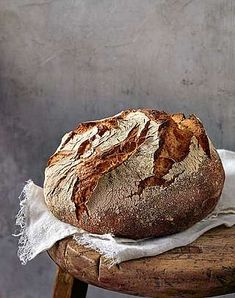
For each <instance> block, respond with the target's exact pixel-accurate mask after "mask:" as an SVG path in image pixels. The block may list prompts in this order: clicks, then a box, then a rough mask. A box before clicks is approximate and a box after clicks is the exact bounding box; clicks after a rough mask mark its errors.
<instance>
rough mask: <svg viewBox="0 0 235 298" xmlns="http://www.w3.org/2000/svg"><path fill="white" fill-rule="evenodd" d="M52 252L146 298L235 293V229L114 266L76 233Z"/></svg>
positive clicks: (76, 268)
mask: <svg viewBox="0 0 235 298" xmlns="http://www.w3.org/2000/svg"><path fill="white" fill-rule="evenodd" d="M48 253H49V255H50V257H51V258H52V259H53V260H54V261H55V263H57V264H58V265H59V266H60V267H61V268H62V269H63V270H64V271H66V272H68V273H70V274H71V275H72V276H73V277H75V278H77V279H80V280H82V281H85V282H87V283H89V284H93V285H96V286H98V287H102V288H105V289H110V290H112V291H117V292H122V293H128V294H132V295H139V296H144V297H209V296H215V295H220V294H226V293H232V292H235V227H233V228H225V227H219V228H216V229H213V230H211V231H209V232H207V233H206V234H204V235H203V236H201V237H200V238H199V239H198V240H196V241H195V242H193V243H192V244H191V245H188V246H185V247H181V248H177V249H173V250H171V251H169V252H166V253H163V254H161V255H158V256H155V257H148V258H141V259H137V260H131V261H127V262H123V263H121V264H119V265H114V266H112V267H110V260H108V259H106V258H104V257H103V256H101V255H100V254H99V253H97V252H95V251H94V250H92V249H89V248H86V247H84V246H82V245H78V244H77V243H76V242H75V241H74V240H73V239H72V238H71V237H69V238H66V239H64V240H62V241H59V242H57V243H56V244H55V245H54V246H53V247H52V248H51V249H50V250H49V251H48Z"/></svg>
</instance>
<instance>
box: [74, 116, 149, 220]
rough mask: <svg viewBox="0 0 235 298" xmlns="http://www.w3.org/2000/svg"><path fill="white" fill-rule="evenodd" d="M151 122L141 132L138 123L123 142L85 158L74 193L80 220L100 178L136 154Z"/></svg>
mask: <svg viewBox="0 0 235 298" xmlns="http://www.w3.org/2000/svg"><path fill="white" fill-rule="evenodd" d="M149 124H150V121H147V122H146V123H145V125H144V127H143V129H142V130H141V131H140V132H139V125H138V124H136V125H135V126H134V127H133V128H132V129H131V130H130V132H129V133H128V135H127V137H126V138H125V139H124V140H123V141H122V142H120V143H118V144H116V145H114V146H112V147H109V148H108V149H106V150H104V151H101V152H98V153H96V154H95V155H94V156H92V157H91V158H88V159H87V160H85V161H84V163H83V164H82V165H81V167H79V168H78V172H77V174H78V177H79V181H78V182H77V183H76V187H75V188H74V191H73V194H72V201H73V202H74V203H75V206H76V215H77V219H78V220H79V218H80V215H81V214H82V212H83V211H84V210H86V206H85V203H86V202H87V201H88V200H89V198H90V197H91V195H92V193H93V191H94V189H95V187H96V186H97V184H98V182H99V179H100V178H101V177H102V176H103V175H104V174H105V173H107V172H109V171H111V170H113V169H115V168H116V167H118V166H119V165H120V164H122V163H123V162H124V161H125V160H127V159H128V158H130V156H131V155H132V154H134V152H135V151H136V150H137V148H138V147H139V146H140V145H141V144H142V143H143V142H144V140H145V137H146V134H147V132H148V126H149Z"/></svg>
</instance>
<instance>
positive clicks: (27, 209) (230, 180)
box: [14, 150, 235, 264]
mask: <svg viewBox="0 0 235 298" xmlns="http://www.w3.org/2000/svg"><path fill="white" fill-rule="evenodd" d="M218 153H219V155H220V157H221V160H222V163H223V166H224V169H225V177H226V178H225V185H224V189H223V192H222V196H221V199H220V201H219V202H218V204H217V206H216V208H215V210H214V211H213V212H212V213H211V214H210V215H209V216H208V217H207V218H206V219H203V220H202V221H200V222H198V223H196V224H195V225H194V226H192V227H191V228H189V229H187V230H185V231H183V232H180V233H177V234H173V235H170V236H166V237H161V238H149V239H141V240H131V239H124V238H117V237H114V236H113V235H111V234H104V235H95V234H90V233H87V232H85V231H84V230H82V229H79V228H76V227H74V226H72V225H70V224H66V223H64V222H62V221H60V220H58V219H57V218H56V217H55V216H54V215H53V214H52V213H51V212H50V211H49V210H48V208H47V206H46V204H45V201H44V196H43V189H42V188H41V187H39V186H37V185H35V184H34V183H33V181H31V180H30V181H28V182H27V184H26V185H25V187H24V189H23V191H22V193H21V196H20V211H19V212H18V214H17V216H16V225H19V226H20V232H19V233H18V235H14V236H19V237H20V238H19V248H18V256H19V258H20V261H21V263H22V264H26V263H27V261H29V260H31V259H33V258H34V257H35V256H37V255H38V254H39V253H41V252H43V251H46V250H47V249H49V248H50V247H52V246H53V245H54V244H55V242H57V241H58V240H61V239H63V238H65V237H67V236H73V237H74V239H75V240H76V241H77V242H78V243H80V244H84V245H85V246H88V247H91V248H93V249H95V250H96V251H98V252H100V253H101V254H102V255H104V256H106V257H107V258H110V259H111V264H116V263H121V262H123V261H127V260H131V259H137V258H141V257H148V256H155V255H158V254H161V253H163V252H166V251H168V250H170V249H173V248H175V247H180V246H185V245H187V244H189V243H191V242H193V241H194V240H196V239H197V238H198V237H199V236H200V235H202V234H203V233H205V232H206V231H208V230H210V229H212V228H214V227H216V226H219V225H222V224H224V225H226V226H227V227H231V226H233V225H234V224H235V152H232V151H227V150H218Z"/></svg>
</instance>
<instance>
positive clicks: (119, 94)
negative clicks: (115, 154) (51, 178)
mask: <svg viewBox="0 0 235 298" xmlns="http://www.w3.org/2000/svg"><path fill="white" fill-rule="evenodd" d="M234 17H235V1H233V0H194V1H192V0H178V1H175V0H158V1H156V0H155V1H154V0H145V1H142V0H123V1H122V0H119V1H110V0H100V1H95V0H86V1H85V0H81V1H79V0H67V1H63V0H21V1H20V0H0V181H1V182H0V200H1V207H0V262H1V266H0V297H3V298H5V297H7V298H13V297H19V298H21V297H22V298H23V297H28V298H31V297H34V298H38V297H45V298H46V297H50V291H51V285H52V282H53V274H54V266H53V264H52V263H51V261H50V260H49V258H48V257H47V256H46V255H45V254H43V255H41V256H39V257H37V258H36V259H35V260H33V261H32V262H30V263H29V264H28V265H27V266H25V267H22V266H21V265H20V264H19V261H18V259H17V258H16V255H15V254H16V240H15V239H13V238H12V237H11V236H10V234H11V233H12V232H13V231H14V227H13V223H14V216H15V213H16V211H17V209H18V200H17V197H18V195H19V193H20V190H21V188H22V187H23V184H24V181H25V180H27V179H28V178H32V179H33V180H34V181H35V182H36V183H37V184H39V185H42V182H43V169H44V167H45V162H46V160H47V158H48V156H49V155H50V154H51V153H52V152H53V151H54V150H55V148H56V146H57V145H58V142H59V140H60V138H61V136H62V135H63V134H64V132H65V131H67V130H69V129H71V128H72V127H74V126H75V125H77V123H78V122H80V121H84V120H90V119H95V118H101V117H105V116H108V115H112V114H114V113H117V112H119V111H120V110H122V109H125V108H129V107H150V108H156V109H165V110H168V111H183V112H185V113H196V114H197V115H199V117H200V118H201V119H202V120H203V122H204V124H205V126H206V128H207V131H208V134H209V135H210V137H211V139H212V140H213V141H214V142H215V144H216V145H217V147H224V148H227V149H231V150H235V138H234V131H235V21H234ZM94 291H95V290H94V289H93V292H92V290H91V291H90V294H89V295H90V297H92V296H93V297H94V296H97V297H98V295H100V297H109V296H110V294H103V296H102V294H98V292H96V294H95V292H94ZM92 293H93V294H92ZM99 293H104V292H100V291H99ZM105 295H106V296H105ZM115 297H116V296H115Z"/></svg>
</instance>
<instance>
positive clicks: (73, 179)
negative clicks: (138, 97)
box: [44, 109, 224, 239]
mask: <svg viewBox="0 0 235 298" xmlns="http://www.w3.org/2000/svg"><path fill="white" fill-rule="evenodd" d="M206 176H208V179H207V178H205V177H206ZM117 179H119V180H120V182H119V181H118V180H117ZM122 180H123V181H122ZM117 181H118V182H117ZM128 181H129V182H128ZM211 181H213V183H214V184H213V183H212V182H211ZM122 182H123V183H122ZM223 183H224V171H223V167H222V164H221V161H220V159H219V157H218V155H217V153H216V150H215V149H214V147H213V145H212V144H211V145H210V144H209V140H208V138H207V135H206V132H205V129H204V127H203V125H202V123H201V122H200V120H199V119H198V118H196V116H194V115H191V116H190V117H189V118H186V117H185V116H184V114H182V113H178V114H167V113H165V112H160V111H156V110H149V109H139V110H127V111H124V112H122V113H120V114H118V115H116V116H114V117H110V118H107V119H103V120H99V121H93V122H86V123H82V124H80V125H79V126H78V127H77V128H76V129H75V130H73V131H72V132H70V133H69V134H68V135H67V136H66V137H65V139H63V141H62V143H61V145H60V147H59V148H58V150H57V152H56V153H55V154H54V155H53V156H52V157H51V158H50V159H49V161H48V166H47V169H46V178H45V183H44V193H45V199H46V203H47V204H48V207H49V208H50V210H51V211H52V212H53V213H54V214H55V215H56V216H57V217H58V218H60V219H61V220H64V221H66V222H68V223H71V224H73V225H76V226H79V227H82V228H84V229H85V230H87V231H89V232H93V233H98V234H99V233H108V232H111V233H114V234H115V235H118V236H124V237H130V238H135V239H136V238H143V237H150V236H160V235H165V234H169V233H174V232H176V231H180V230H182V229H185V228H187V227H189V226H191V225H192V224H193V223H195V222H197V221H199V220H201V219H202V218H203V217H205V216H206V215H207V214H208V213H209V212H210V211H211V209H213V208H214V206H215V204H216V203H217V201H218V199H219V196H220V193H221V191H222V188H223ZM102 185H104V186H102ZM122 185H123V187H124V188H123V189H125V190H123V189H122ZM65 186H66V187H67V192H66V191H65V189H64V188H65ZM123 193H124V194H123ZM103 198H104V202H103ZM134 198H135V199H134ZM105 200H106V201H105ZM66 202H67V204H68V206H69V207H66ZM102 202H103V203H102ZM107 202H109V203H107ZM205 202H207V203H205ZM102 204H103V206H102ZM128 204H129V207H128V206H127V205H128ZM115 205H117V206H118V208H119V210H118V213H117V212H116V211H117V210H115ZM153 206H155V207H154V208H153ZM201 206H203V208H201ZM109 207H110V208H109ZM111 207H112V208H111ZM73 210H74V211H73ZM176 210H177V213H175V211H176ZM75 214H76V217H75ZM101 218H102V219H101ZM144 222H145V223H144Z"/></svg>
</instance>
